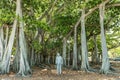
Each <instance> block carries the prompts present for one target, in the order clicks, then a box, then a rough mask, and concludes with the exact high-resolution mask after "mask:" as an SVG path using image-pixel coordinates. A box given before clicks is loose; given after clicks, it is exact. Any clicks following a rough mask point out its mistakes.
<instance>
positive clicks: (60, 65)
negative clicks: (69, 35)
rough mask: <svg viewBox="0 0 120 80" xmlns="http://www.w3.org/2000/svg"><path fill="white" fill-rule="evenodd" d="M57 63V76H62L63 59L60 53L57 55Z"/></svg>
mask: <svg viewBox="0 0 120 80" xmlns="http://www.w3.org/2000/svg"><path fill="white" fill-rule="evenodd" d="M55 63H56V66H57V74H58V75H60V74H61V73H62V65H63V58H62V57H61V56H60V54H59V53H57V56H56V60H55Z"/></svg>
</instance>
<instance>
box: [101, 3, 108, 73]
mask: <svg viewBox="0 0 120 80" xmlns="http://www.w3.org/2000/svg"><path fill="white" fill-rule="evenodd" d="M104 8H105V4H101V5H100V6H99V10H100V27H101V46H102V67H101V70H100V72H101V73H103V74H107V73H108V72H109V69H110V63H109V58H108V51H107V44H106V38H105V33H104Z"/></svg>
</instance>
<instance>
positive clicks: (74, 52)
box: [73, 26, 78, 70]
mask: <svg viewBox="0 0 120 80" xmlns="http://www.w3.org/2000/svg"><path fill="white" fill-rule="evenodd" d="M73 69H75V70H77V69H78V67H77V27H76V26H75V27H74V46H73Z"/></svg>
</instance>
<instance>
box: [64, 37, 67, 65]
mask: <svg viewBox="0 0 120 80" xmlns="http://www.w3.org/2000/svg"><path fill="white" fill-rule="evenodd" d="M66 46H67V40H66V38H65V37H64V39H63V62H64V64H63V65H64V66H66Z"/></svg>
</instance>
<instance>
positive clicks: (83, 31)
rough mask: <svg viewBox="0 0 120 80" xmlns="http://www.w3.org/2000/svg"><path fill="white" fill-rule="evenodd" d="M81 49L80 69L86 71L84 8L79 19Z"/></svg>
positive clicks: (86, 52)
mask: <svg viewBox="0 0 120 80" xmlns="http://www.w3.org/2000/svg"><path fill="white" fill-rule="evenodd" d="M81 48H82V49H81V50H82V62H81V70H84V71H88V70H89V63H88V51H87V43H86V33H85V10H84V9H83V10H82V19H81Z"/></svg>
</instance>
